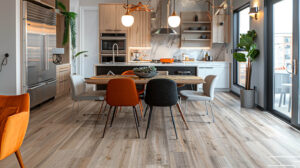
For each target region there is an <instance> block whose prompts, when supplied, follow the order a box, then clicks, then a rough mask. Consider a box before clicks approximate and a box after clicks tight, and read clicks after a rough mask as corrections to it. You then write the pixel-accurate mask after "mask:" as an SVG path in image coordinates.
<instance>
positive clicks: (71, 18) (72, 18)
mask: <svg viewBox="0 0 300 168" xmlns="http://www.w3.org/2000/svg"><path fill="white" fill-rule="evenodd" d="M55 6H56V8H57V9H59V10H60V14H62V15H63V16H64V18H65V20H64V35H63V41H62V45H66V44H67V43H68V41H69V38H70V30H71V46H72V60H73V70H74V71H75V70H76V61H75V59H76V58H77V57H78V56H80V55H81V54H83V53H87V51H80V52H77V53H76V52H75V49H76V34H77V33H76V17H77V13H75V12H69V11H68V10H67V8H66V6H65V5H64V4H63V3H62V2H60V1H58V0H56V1H55Z"/></svg>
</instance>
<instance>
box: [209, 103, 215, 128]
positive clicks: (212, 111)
mask: <svg viewBox="0 0 300 168" xmlns="http://www.w3.org/2000/svg"><path fill="white" fill-rule="evenodd" d="M209 104H210V109H211V115H212V121H213V123H214V122H215V116H214V110H213V108H212V105H211V101H209Z"/></svg>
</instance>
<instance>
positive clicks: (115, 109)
mask: <svg viewBox="0 0 300 168" xmlns="http://www.w3.org/2000/svg"><path fill="white" fill-rule="evenodd" d="M117 109H118V106H115V108H114V112H113V116H112V118H111V121H110V127H112V124H113V122H114V119H115V115H116V111H117Z"/></svg>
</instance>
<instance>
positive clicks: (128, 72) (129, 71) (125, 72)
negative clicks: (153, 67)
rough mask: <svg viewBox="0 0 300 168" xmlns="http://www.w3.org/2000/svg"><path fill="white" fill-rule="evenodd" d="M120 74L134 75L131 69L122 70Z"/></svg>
mask: <svg viewBox="0 0 300 168" xmlns="http://www.w3.org/2000/svg"><path fill="white" fill-rule="evenodd" d="M121 75H135V74H134V72H133V70H128V71H124V72H123V73H122V74H121Z"/></svg>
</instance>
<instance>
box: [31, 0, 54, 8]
mask: <svg viewBox="0 0 300 168" xmlns="http://www.w3.org/2000/svg"><path fill="white" fill-rule="evenodd" d="M31 2H34V3H38V4H40V5H42V6H46V7H48V8H53V9H55V0H31Z"/></svg>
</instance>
